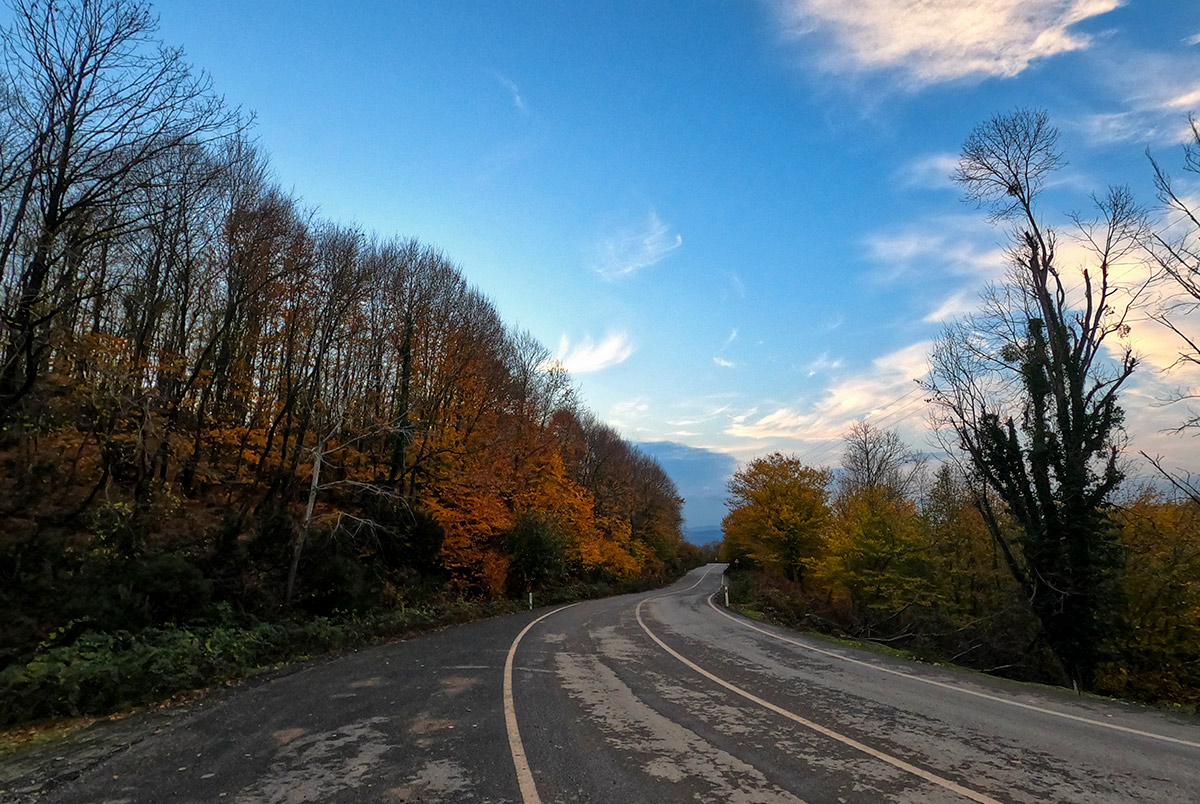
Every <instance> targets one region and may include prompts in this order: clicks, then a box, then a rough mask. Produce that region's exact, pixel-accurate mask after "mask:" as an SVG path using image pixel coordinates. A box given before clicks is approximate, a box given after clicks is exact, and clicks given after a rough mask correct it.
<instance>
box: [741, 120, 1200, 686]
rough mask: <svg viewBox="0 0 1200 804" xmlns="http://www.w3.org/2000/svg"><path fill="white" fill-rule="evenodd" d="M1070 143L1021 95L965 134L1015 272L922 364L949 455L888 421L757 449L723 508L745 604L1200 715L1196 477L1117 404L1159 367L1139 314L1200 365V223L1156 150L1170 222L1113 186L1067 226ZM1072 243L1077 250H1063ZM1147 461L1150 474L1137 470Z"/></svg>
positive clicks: (972, 181) (974, 195) (1195, 130)
mask: <svg viewBox="0 0 1200 804" xmlns="http://www.w3.org/2000/svg"><path fill="white" fill-rule="evenodd" d="M1190 131H1191V135H1192V136H1191V141H1190V142H1189V143H1188V144H1187V145H1186V146H1185V148H1184V169H1185V171H1187V172H1190V173H1192V174H1196V173H1200V127H1198V126H1197V125H1196V123H1195V122H1194V121H1193V123H1192V126H1191V129H1190ZM1058 136H1059V135H1058V131H1057V129H1055V128H1054V127H1053V126H1051V125H1050V123H1049V119H1048V116H1047V115H1046V114H1045V113H1044V112H1040V111H1036V110H1018V111H1016V112H1014V113H1011V114H1006V115H997V116H996V117H994V118H992V119H990V120H988V121H986V122H985V123H983V124H981V125H980V126H978V127H977V128H976V129H975V131H973V132H972V133H971V135H970V136H969V137H968V139H967V141H966V143H965V145H964V147H963V150H962V154H961V158H960V160H959V163H958V169H957V171H956V174H955V177H954V178H955V179H956V180H957V182H958V183H959V184H960V186H962V187H963V189H964V190H965V191H966V195H967V198H968V200H970V201H973V202H976V203H978V204H979V205H980V206H981V207H983V208H984V209H985V210H986V211H987V213H988V214H989V217H990V219H991V220H992V221H993V222H995V223H1002V224H1005V225H1006V226H1007V227H1008V230H1009V235H1010V241H1009V242H1010V243H1011V245H1010V248H1009V251H1008V256H1009V262H1010V271H1009V274H1008V277H1007V279H1006V281H1003V282H1000V283H997V284H994V285H992V286H990V287H989V288H987V289H986V291H984V293H983V295H982V298H981V304H980V305H979V310H978V312H975V313H972V314H970V315H967V316H964V317H963V318H961V319H960V320H958V321H956V322H954V323H952V324H951V325H949V326H947V327H946V329H945V331H944V333H943V334H942V336H941V337H940V338H939V339H938V340H937V341H936V343H935V345H934V348H933V351H932V354H931V355H930V358H929V364H930V370H929V373H928V374H927V375H926V376H925V377H924V378H923V379H922V380H921V387H922V389H923V390H924V392H925V395H926V397H927V399H926V402H927V403H928V412H929V414H930V415H931V418H932V422H933V424H934V432H935V434H936V435H937V436H938V439H939V443H940V447H941V448H940V449H939V450H938V452H937V453H935V454H936V456H937V457H938V458H939V459H940V460H941V461H942V462H941V463H940V464H938V465H935V464H934V462H933V461H932V460H931V456H930V454H929V453H928V452H918V451H917V450H915V449H914V448H913V447H912V445H910V444H906V443H905V442H904V441H903V440H902V438H901V437H900V435H899V434H898V433H897V432H895V431H893V430H889V429H887V428H882V427H879V426H876V425H873V424H872V423H871V422H870V420H869V419H868V420H863V421H859V422H857V423H856V424H854V425H852V426H851V427H850V429H849V431H848V432H847V434H846V436H845V444H844V451H843V459H842V464H841V466H840V467H838V468H837V469H836V470H829V469H821V468H816V467H812V466H806V465H805V464H804V463H803V461H802V460H801V459H800V458H799V457H797V456H794V455H785V454H782V453H775V454H772V455H770V456H767V457H764V458H759V459H757V460H754V461H752V462H751V463H750V464H749V465H747V466H746V467H743V468H742V469H741V470H740V471H739V472H737V473H736V474H735V475H734V477H733V479H732V480H731V481H730V484H729V490H730V499H729V506H730V513H729V514H728V516H727V517H726V518H725V521H724V532H725V541H724V550H725V554H726V556H727V557H728V559H729V560H730V561H732V562H736V567H737V569H736V570H735V572H734V578H735V579H736V580H735V582H734V584H733V587H734V592H735V598H736V599H738V600H741V601H742V602H744V603H746V604H747V605H749V606H750V607H751V608H753V609H757V610H758V611H760V612H761V613H763V614H765V615H767V616H769V617H772V618H774V619H777V620H779V621H782V622H785V623H787V624H790V625H798V626H804V627H808V628H815V629H817V630H822V631H825V632H829V633H834V634H848V635H851V636H855V637H861V638H866V639H870V640H873V641H877V642H881V643H884V644H887V645H891V646H893V647H898V648H904V649H907V650H910V651H913V652H915V653H917V654H918V655H921V656H924V657H926V658H929V659H932V660H937V661H951V662H956V663H960V664H965V665H968V666H970V667H974V668H978V669H981V670H985V671H989V672H997V673H1003V674H1006V675H1009V676H1013V677H1017V678H1022V679H1030V680H1038V681H1049V682H1052V683H1061V684H1065V685H1070V686H1073V687H1075V688H1076V689H1088V690H1095V691H1099V692H1104V693H1110V694H1116V695H1121V696H1125V697H1133V698H1139V699H1143V700H1151V701H1161V702H1171V703H1177V704H1184V705H1188V706H1192V707H1194V706H1195V705H1196V704H1197V703H1200V582H1198V579H1200V490H1198V488H1197V485H1196V483H1195V482H1194V479H1193V478H1191V477H1189V476H1187V475H1186V474H1180V473H1178V472H1173V471H1171V470H1170V469H1169V468H1168V467H1167V466H1166V465H1165V464H1164V461H1162V460H1161V459H1160V458H1159V457H1158V456H1151V455H1147V454H1145V453H1141V454H1139V452H1138V448H1137V445H1136V444H1131V443H1130V440H1129V437H1128V434H1127V433H1126V431H1125V427H1124V423H1125V413H1124V410H1123V409H1122V407H1121V405H1120V400H1121V393H1122V392H1123V391H1124V390H1125V389H1126V387H1127V381H1128V380H1129V378H1130V377H1132V376H1134V375H1135V373H1136V372H1139V371H1153V370H1154V369H1153V368H1147V367H1145V366H1143V361H1142V359H1141V358H1140V356H1139V354H1138V350H1137V347H1136V343H1137V342H1136V339H1133V338H1131V335H1136V333H1135V332H1134V328H1135V327H1142V328H1145V327H1153V326H1160V327H1163V328H1164V329H1163V330H1160V332H1163V333H1169V334H1170V336H1172V337H1174V339H1175V340H1174V343H1175V347H1174V348H1176V349H1178V360H1177V361H1176V367H1177V368H1183V369H1185V370H1186V369H1189V368H1191V367H1194V366H1196V365H1200V351H1198V350H1197V346H1196V344H1197V342H1198V341H1197V339H1196V337H1195V326H1196V321H1195V319H1194V315H1195V311H1196V307H1197V303H1200V285H1198V284H1197V277H1198V276H1200V256H1198V253H1197V250H1196V244H1197V238H1198V237H1200V216H1198V215H1197V214H1196V211H1195V208H1194V206H1192V204H1191V203H1190V202H1189V199H1188V197H1187V195H1186V194H1185V193H1184V192H1183V191H1182V190H1177V189H1176V187H1177V186H1179V185H1178V183H1177V182H1176V181H1173V180H1172V177H1171V175H1170V173H1169V172H1168V171H1167V170H1166V169H1165V168H1163V167H1161V166H1160V165H1159V164H1157V163H1154V162H1152V165H1151V166H1152V169H1153V174H1154V178H1155V183H1156V186H1157V189H1158V195H1159V202H1160V209H1159V211H1160V212H1162V213H1163V214H1162V215H1161V218H1162V219H1165V223H1158V222H1157V220H1156V218H1155V217H1154V216H1153V215H1152V214H1151V211H1150V210H1148V209H1146V208H1144V207H1142V206H1140V205H1139V204H1137V203H1136V202H1135V201H1134V199H1133V195H1132V193H1131V192H1130V190H1129V189H1128V188H1124V187H1114V188H1110V189H1109V190H1108V192H1107V193H1105V194H1098V195H1096V196H1094V198H1093V200H1094V202H1095V206H1096V210H1095V217H1094V218H1084V217H1083V216H1080V215H1074V216H1071V217H1070V218H1069V220H1070V221H1071V222H1072V224H1073V227H1072V229H1070V230H1068V231H1066V232H1061V233H1060V232H1058V231H1056V230H1055V229H1054V228H1053V227H1051V226H1049V225H1047V224H1046V223H1045V215H1044V212H1043V210H1042V200H1043V190H1044V188H1045V187H1046V186H1047V184H1048V182H1050V181H1052V180H1053V179H1054V178H1055V174H1056V172H1057V171H1058V170H1059V169H1060V168H1061V167H1062V166H1063V164H1064V160H1063V156H1062V154H1061V151H1060V150H1059V147H1058ZM1179 224H1186V226H1185V227H1184V228H1183V229H1180V228H1178V225H1179ZM1068 242H1072V243H1074V244H1076V245H1077V246H1078V247H1079V249H1080V250H1081V252H1082V253H1083V254H1084V255H1085V261H1084V263H1083V264H1082V265H1077V264H1074V262H1073V260H1072V261H1070V262H1069V261H1068V260H1066V259H1064V258H1062V257H1061V256H1060V255H1061V253H1062V251H1063V250H1064V249H1063V246H1064V245H1065V244H1066V243H1068ZM1173 376H1176V377H1177V378H1178V380H1179V382H1180V383H1183V384H1186V376H1185V375H1179V374H1176V375H1173ZM1193 376H1194V375H1193ZM1192 394H1193V392H1189V391H1187V390H1184V391H1180V392H1177V393H1176V394H1174V395H1173V397H1172V399H1171V400H1162V401H1164V402H1167V401H1172V400H1173V401H1182V402H1186V401H1187V400H1188V399H1194V398H1195V397H1194V396H1193V395H1192ZM1181 416H1182V421H1180V423H1179V425H1178V427H1177V429H1176V430H1175V432H1177V433H1178V434H1179V435H1180V436H1182V437H1190V436H1194V435H1195V433H1196V428H1197V426H1198V423H1200V420H1198V419H1197V418H1196V416H1195V413H1194V411H1192V412H1190V413H1185V414H1181ZM1138 470H1141V471H1142V473H1143V478H1145V477H1147V476H1149V477H1151V478H1153V479H1154V482H1147V481H1146V480H1144V479H1143V480H1142V481H1141V482H1139V483H1135V482H1132V481H1131V480H1130V477H1131V475H1133V474H1134V473H1136V472H1137V471H1138Z"/></svg>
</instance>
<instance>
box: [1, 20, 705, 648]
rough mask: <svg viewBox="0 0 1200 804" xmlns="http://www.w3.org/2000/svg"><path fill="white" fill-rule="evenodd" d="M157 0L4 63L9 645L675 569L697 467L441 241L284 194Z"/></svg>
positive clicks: (73, 25)
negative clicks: (576, 372)
mask: <svg viewBox="0 0 1200 804" xmlns="http://www.w3.org/2000/svg"><path fill="white" fill-rule="evenodd" d="M155 30H156V21H155V17H154V16H153V14H152V12H151V10H150V8H149V7H148V5H147V4H145V3H143V2H140V0H75V1H74V2H41V1H40V0H16V2H14V3H13V18H12V22H11V24H10V26H9V27H8V28H7V29H6V30H5V31H4V32H3V73H2V75H0V428H2V432H0V608H2V609H3V610H4V611H5V612H6V614H8V616H6V617H5V619H4V622H3V623H0V660H3V661H12V660H15V659H18V658H21V657H27V656H28V655H29V651H30V650H33V649H34V647H35V646H36V645H37V644H38V643H39V641H41V640H44V639H46V638H47V635H48V634H57V635H58V636H56V637H55V638H56V639H65V638H67V637H63V636H62V629H64V628H66V629H68V630H72V629H73V631H75V632H78V631H82V630H86V629H99V630H104V629H110V630H111V629H136V628H140V627H148V626H151V625H155V624H163V623H180V622H187V621H190V620H193V619H195V618H196V617H201V616H207V614H206V613H208V612H211V611H212V610H214V608H216V609H220V610H222V611H224V612H226V613H229V612H232V613H233V614H234V615H236V616H245V617H271V616H279V615H281V614H283V613H287V612H311V613H326V614H327V613H330V612H335V611H361V610H370V609H373V608H379V607H384V608H386V607H388V606H393V605H398V604H400V603H402V602H404V601H406V600H411V599H413V598H414V597H421V598H422V599H428V598H429V597H431V596H433V597H437V596H439V595H440V596H467V597H476V598H497V597H502V596H505V595H523V594H524V593H526V592H528V591H531V590H538V589H543V588H547V587H551V586H555V585H558V586H561V585H563V584H566V583H568V582H571V581H581V580H583V581H608V582H622V581H629V580H632V579H640V578H652V577H655V578H661V577H666V576H668V575H669V574H670V573H673V572H675V571H677V570H678V569H679V567H680V566H681V561H690V560H693V559H694V558H695V557H694V556H693V555H691V553H690V552H689V550H688V547H687V546H686V545H684V544H683V543H682V541H681V536H680V522H681V518H680V505H681V500H680V498H679V495H678V492H677V490H676V488H675V486H674V484H673V483H672V482H671V480H670V479H669V478H668V477H667V475H666V474H665V473H664V472H663V470H662V468H661V467H660V466H659V465H658V463H657V462H656V461H654V460H653V459H651V458H650V457H648V456H646V455H644V454H642V453H641V452H639V451H638V450H637V449H636V448H635V447H633V446H631V445H630V444H629V443H627V442H625V441H624V440H622V439H621V438H620V436H619V435H618V434H617V433H616V432H615V431H614V430H613V429H612V428H610V427H608V426H607V425H605V424H604V423H602V422H601V421H599V420H598V419H597V418H596V417H595V416H594V415H592V414H591V413H589V412H588V411H587V410H586V409H585V408H584V407H583V406H582V405H581V404H580V402H579V400H578V399H577V398H576V394H575V392H574V390H573V387H572V382H571V379H570V377H569V376H568V374H567V372H566V371H565V370H564V369H563V368H562V367H561V366H560V365H558V364H557V363H556V362H555V361H554V360H553V358H552V355H551V353H550V352H549V351H548V350H547V349H546V348H545V347H544V346H543V345H542V344H541V343H539V342H538V341H537V340H536V339H535V338H534V337H533V336H532V335H530V334H529V333H528V332H522V331H517V330H514V329H513V328H511V327H509V326H507V325H506V324H505V323H504V322H503V321H502V320H501V318H500V316H499V314H498V313H497V311H496V309H495V307H494V306H493V305H492V303H491V302H490V301H489V300H488V299H487V298H486V296H484V295H483V294H482V293H481V292H480V291H479V290H478V289H476V288H474V287H472V286H471V284H470V283H469V282H468V281H467V279H466V278H465V277H464V275H463V273H462V271H461V270H460V269H459V268H458V267H457V266H456V265H455V264H454V263H453V262H452V261H451V260H450V259H449V258H447V257H446V256H445V255H444V254H442V253H441V252H440V251H438V250H437V249H436V248H434V247H432V246H430V245H427V244H423V243H421V242H419V241H418V240H415V239H404V238H386V237H381V236H378V235H376V234H372V233H370V232H365V231H362V230H361V229H358V228H356V227H352V226H345V225H341V224H338V223H335V222H332V221H328V220H324V219H322V218H320V217H319V216H318V215H317V214H315V213H314V212H313V211H311V210H309V209H307V208H306V207H305V206H304V205H303V203H302V201H301V200H300V199H298V198H296V197H294V196H293V195H291V194H289V193H287V192H284V191H283V190H282V189H281V188H280V186H279V184H278V182H277V181H276V179H275V178H274V177H273V175H272V173H271V170H270V166H269V164H268V162H267V160H266V158H265V157H264V155H263V154H262V152H261V150H260V149H259V148H257V147H256V146H255V144H254V143H253V142H252V140H251V139H250V138H249V134H248V130H249V127H250V120H249V119H248V116H247V115H246V114H245V113H243V112H242V111H241V110H239V109H237V108H232V107H230V106H229V105H228V104H226V103H225V102H224V100H223V99H222V98H221V97H219V96H218V95H217V94H216V93H215V92H214V90H213V88H212V86H211V83H210V81H209V80H208V78H207V77H206V76H205V75H204V74H203V73H202V72H198V71H196V70H195V69H194V68H192V67H191V66H190V65H189V64H187V62H186V61H185V59H184V57H183V54H182V52H181V51H180V50H178V49H175V48H171V47H167V46H165V45H163V44H162V43H160V42H158V41H157V40H156V39H155Z"/></svg>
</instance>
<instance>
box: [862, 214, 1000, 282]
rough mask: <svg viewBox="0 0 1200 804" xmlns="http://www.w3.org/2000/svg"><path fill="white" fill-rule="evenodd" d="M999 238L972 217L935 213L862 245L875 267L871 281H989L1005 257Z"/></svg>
mask: <svg viewBox="0 0 1200 804" xmlns="http://www.w3.org/2000/svg"><path fill="white" fill-rule="evenodd" d="M1000 236H1001V234H1000V233H998V231H997V230H996V229H995V228H993V227H991V226H989V225H988V224H987V222H986V221H985V220H983V219H982V218H981V217H980V216H978V215H941V216H937V217H935V218H930V219H927V220H923V221H921V222H919V223H912V224H908V225H904V226H898V227H892V228H888V229H884V230H881V231H878V232H875V233H873V234H871V235H868V236H867V238H866V239H865V241H864V243H863V246H864V249H865V251H866V255H867V257H868V258H869V259H870V260H871V261H872V262H873V263H875V265H876V269H875V272H874V274H873V279H875V281H878V282H882V283H888V282H895V281H898V280H901V279H914V278H915V279H926V278H928V277H930V276H935V277H945V276H957V277H969V278H972V279H980V278H982V279H993V278H997V277H999V276H1001V275H1003V273H1004V270H1005V269H1006V267H1007V265H1008V259H1007V256H1006V254H1005V251H1004V249H1003V248H1001V247H1000V246H999V245H998V244H997V243H996V241H997V240H998V238H999V237H1000Z"/></svg>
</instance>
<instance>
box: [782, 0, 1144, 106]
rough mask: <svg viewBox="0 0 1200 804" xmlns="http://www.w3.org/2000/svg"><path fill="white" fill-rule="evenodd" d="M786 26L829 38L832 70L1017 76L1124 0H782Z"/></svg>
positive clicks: (1081, 42)
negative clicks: (1077, 27) (1080, 25)
mask: <svg viewBox="0 0 1200 804" xmlns="http://www.w3.org/2000/svg"><path fill="white" fill-rule="evenodd" d="M778 1H779V3H780V8H781V11H782V17H783V21H784V25H785V28H786V30H787V32H788V33H789V34H792V35H794V36H796V37H809V36H814V35H819V36H822V37H823V42H822V44H823V45H824V46H823V48H822V51H823V53H824V60H825V64H826V66H827V68H828V69H830V70H832V71H835V72H881V71H887V72H891V73H899V74H901V77H902V80H904V81H905V83H911V84H915V85H917V86H927V85H930V84H937V83H941V82H944V81H953V80H957V79H963V78H974V79H983V78H987V77H991V76H998V77H1006V78H1007V77H1012V76H1015V75H1017V74H1018V73H1020V72H1022V71H1023V70H1025V69H1026V68H1027V67H1028V66H1029V65H1030V63H1031V62H1033V61H1035V60H1037V59H1043V58H1048V57H1050V56H1055V55H1058V54H1061V53H1069V52H1071V51H1075V50H1082V49H1084V48H1086V47H1087V46H1088V45H1089V44H1090V38H1089V37H1088V36H1086V35H1085V34H1082V33H1078V32H1076V31H1072V30H1071V28H1072V26H1074V25H1076V24H1077V23H1079V22H1082V21H1084V20H1087V19H1089V18H1091V17H1095V16H1098V15H1100V14H1104V13H1106V12H1109V11H1112V10H1113V9H1115V8H1117V7H1119V6H1120V5H1121V4H1122V0H974V2H963V0H778Z"/></svg>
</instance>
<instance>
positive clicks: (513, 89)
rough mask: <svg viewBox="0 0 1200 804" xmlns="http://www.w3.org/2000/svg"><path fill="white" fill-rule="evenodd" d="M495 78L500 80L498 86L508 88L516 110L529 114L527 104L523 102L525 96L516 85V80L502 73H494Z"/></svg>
mask: <svg viewBox="0 0 1200 804" xmlns="http://www.w3.org/2000/svg"><path fill="white" fill-rule="evenodd" d="M496 80H497V81H499V82H500V86H502V87H504V88H505V89H507V90H508V94H509V95H510V96H512V103H513V106H514V107H515V108H516V110H517V111H518V112H520V113H521V114H529V106H528V105H527V104H526V103H525V96H524V95H522V94H521V88H520V87H519V86H517V82H516V81H514V80H512V79H511V78H509V77H508V76H507V75H504V74H503V73H496Z"/></svg>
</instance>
